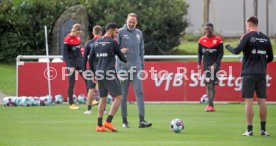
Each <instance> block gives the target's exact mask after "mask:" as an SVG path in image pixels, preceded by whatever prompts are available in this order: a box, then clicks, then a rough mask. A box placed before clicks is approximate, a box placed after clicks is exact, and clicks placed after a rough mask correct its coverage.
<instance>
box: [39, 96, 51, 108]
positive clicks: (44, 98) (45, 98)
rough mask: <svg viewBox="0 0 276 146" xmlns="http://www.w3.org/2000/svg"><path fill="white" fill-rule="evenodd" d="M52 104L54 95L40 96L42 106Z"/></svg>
mask: <svg viewBox="0 0 276 146" xmlns="http://www.w3.org/2000/svg"><path fill="white" fill-rule="evenodd" d="M51 104H52V97H51V96H48V95H47V96H42V97H40V106H48V105H51Z"/></svg>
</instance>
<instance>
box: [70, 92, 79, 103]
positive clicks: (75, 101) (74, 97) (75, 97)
mask: <svg viewBox="0 0 276 146" xmlns="http://www.w3.org/2000/svg"><path fill="white" fill-rule="evenodd" d="M68 99H69V98H68ZM73 100H74V103H77V102H78V97H77V96H76V95H75V94H74V95H73Z"/></svg>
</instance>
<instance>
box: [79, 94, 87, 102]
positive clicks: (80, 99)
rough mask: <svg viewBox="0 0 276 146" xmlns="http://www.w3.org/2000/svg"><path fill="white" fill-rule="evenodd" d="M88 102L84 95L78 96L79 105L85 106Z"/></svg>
mask: <svg viewBox="0 0 276 146" xmlns="http://www.w3.org/2000/svg"><path fill="white" fill-rule="evenodd" d="M85 102H86V96H85V95H84V94H80V95H79V96H78V103H80V104H83V103H85Z"/></svg>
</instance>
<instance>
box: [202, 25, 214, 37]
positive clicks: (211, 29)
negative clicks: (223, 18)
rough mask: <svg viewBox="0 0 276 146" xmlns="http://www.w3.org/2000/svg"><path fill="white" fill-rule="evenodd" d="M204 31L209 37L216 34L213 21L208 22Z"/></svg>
mask: <svg viewBox="0 0 276 146" xmlns="http://www.w3.org/2000/svg"><path fill="white" fill-rule="evenodd" d="M204 32H205V34H206V35H207V36H208V37H212V36H213V35H214V25H213V24H212V23H207V24H206V25H205V26H204Z"/></svg>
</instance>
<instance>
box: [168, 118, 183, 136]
mask: <svg viewBox="0 0 276 146" xmlns="http://www.w3.org/2000/svg"><path fill="white" fill-rule="evenodd" d="M183 129H184V123H183V121H182V120H180V119H173V120H172V121H171V130H172V131H173V132H175V133H180V132H181V131H182V130H183Z"/></svg>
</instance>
